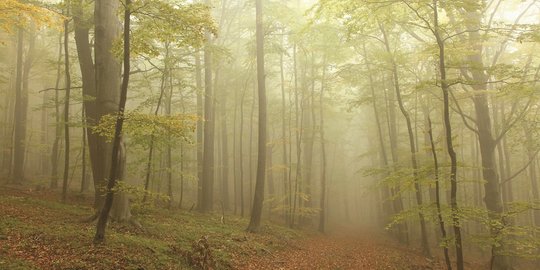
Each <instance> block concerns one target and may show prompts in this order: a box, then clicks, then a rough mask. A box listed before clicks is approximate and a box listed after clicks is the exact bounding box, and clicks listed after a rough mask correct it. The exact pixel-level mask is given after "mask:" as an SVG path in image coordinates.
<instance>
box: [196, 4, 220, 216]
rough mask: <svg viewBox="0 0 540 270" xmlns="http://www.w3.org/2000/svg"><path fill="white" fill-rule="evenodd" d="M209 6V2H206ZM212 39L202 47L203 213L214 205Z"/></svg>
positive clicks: (209, 38) (200, 207) (208, 34)
mask: <svg viewBox="0 0 540 270" xmlns="http://www.w3.org/2000/svg"><path fill="white" fill-rule="evenodd" d="M206 4H207V5H209V6H210V5H211V0H206ZM211 46H212V37H211V33H210V32H207V33H206V44H205V47H204V89H205V90H204V132H203V136H204V138H203V168H202V170H203V171H202V185H201V188H202V190H201V195H202V198H201V205H200V206H199V209H200V211H201V212H203V213H207V212H210V211H212V209H213V204H214V169H215V168H214V131H215V126H216V123H215V110H214V91H213V87H212V50H211Z"/></svg>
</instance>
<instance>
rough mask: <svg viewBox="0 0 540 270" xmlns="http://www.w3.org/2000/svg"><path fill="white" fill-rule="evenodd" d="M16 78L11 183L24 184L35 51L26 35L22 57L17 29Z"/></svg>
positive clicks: (20, 35) (21, 31)
mask: <svg viewBox="0 0 540 270" xmlns="http://www.w3.org/2000/svg"><path fill="white" fill-rule="evenodd" d="M17 43H18V45H17V77H16V82H15V110H14V113H15V116H14V119H15V129H14V141H13V144H14V146H13V149H14V153H13V183H17V184H20V183H22V182H24V180H25V179H24V163H25V155H26V128H27V127H26V124H27V123H26V122H27V114H28V84H29V81H28V79H29V77H30V70H31V69H32V65H33V61H34V51H35V37H34V35H33V33H30V34H29V35H28V51H27V52H26V57H23V51H24V30H23V29H22V28H20V29H19V31H18V35H17Z"/></svg>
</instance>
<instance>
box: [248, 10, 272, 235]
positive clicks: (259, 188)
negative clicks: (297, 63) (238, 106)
mask: <svg viewBox="0 0 540 270" xmlns="http://www.w3.org/2000/svg"><path fill="white" fill-rule="evenodd" d="M255 7H256V17H257V27H256V29H257V30H256V34H257V82H258V89H259V91H258V94H259V136H258V140H259V143H258V145H259V146H258V157H257V182H256V184H255V197H254V198H253V208H252V211H251V219H250V222H249V226H248V228H247V231H249V232H257V231H258V230H259V227H260V224H261V215H262V208H263V201H264V180H265V177H266V150H267V148H266V135H267V132H266V83H265V77H266V74H265V69H264V32H263V31H264V30H263V5H262V0H255Z"/></svg>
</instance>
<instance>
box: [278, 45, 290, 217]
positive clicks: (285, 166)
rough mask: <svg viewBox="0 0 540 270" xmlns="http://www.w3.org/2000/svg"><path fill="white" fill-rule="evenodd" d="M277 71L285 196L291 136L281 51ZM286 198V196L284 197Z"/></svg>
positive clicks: (285, 210) (285, 212)
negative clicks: (288, 134) (286, 114)
mask: <svg viewBox="0 0 540 270" xmlns="http://www.w3.org/2000/svg"><path fill="white" fill-rule="evenodd" d="M281 44H282V46H283V36H282V38H281ZM279 71H280V80H281V81H280V82H281V121H282V122H281V138H282V141H283V142H282V143H283V153H282V154H283V176H282V177H283V193H284V195H285V196H288V194H287V183H289V181H290V179H289V178H288V175H289V174H288V170H289V166H288V165H289V164H288V161H287V141H288V140H290V139H291V138H290V137H289V138H288V137H287V135H286V134H287V133H286V132H287V128H286V127H287V125H286V121H287V120H286V119H287V118H286V116H285V113H286V108H287V107H286V105H285V103H286V100H285V72H284V68H283V52H282V53H281V54H280V55H279ZM285 198H286V197H285ZM285 205H286V204H285V201H284V206H285ZM283 209H284V217H285V220H287V219H288V216H287V208H286V207H283Z"/></svg>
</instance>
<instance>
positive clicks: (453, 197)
mask: <svg viewBox="0 0 540 270" xmlns="http://www.w3.org/2000/svg"><path fill="white" fill-rule="evenodd" d="M437 5H438V0H433V6H434V8H433V10H434V21H435V22H434V23H435V29H434V34H435V38H436V40H437V45H438V47H439V73H440V80H441V82H440V84H441V90H442V92H443V111H444V112H443V115H444V127H445V131H446V134H445V137H446V147H447V151H448V156H449V157H450V190H451V191H450V206H451V208H452V222H453V225H452V227H453V229H454V238H455V246H456V261H457V262H456V264H457V269H458V270H463V269H464V261H463V246H462V241H461V226H460V220H459V215H458V211H459V209H458V204H457V157H456V152H455V151H454V144H453V141H452V140H453V139H452V123H451V120H450V100H449V91H450V86H449V85H448V82H447V78H446V55H445V53H446V51H445V43H444V40H443V39H442V38H441V36H440V32H439V31H440V29H439V13H438V7H437Z"/></svg>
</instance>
